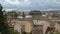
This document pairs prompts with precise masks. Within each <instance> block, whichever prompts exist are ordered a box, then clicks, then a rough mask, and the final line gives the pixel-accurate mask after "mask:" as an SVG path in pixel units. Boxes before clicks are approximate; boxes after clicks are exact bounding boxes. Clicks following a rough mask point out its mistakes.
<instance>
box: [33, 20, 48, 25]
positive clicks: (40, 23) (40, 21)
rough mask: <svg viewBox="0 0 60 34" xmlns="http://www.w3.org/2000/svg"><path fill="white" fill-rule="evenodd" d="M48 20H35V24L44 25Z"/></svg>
mask: <svg viewBox="0 0 60 34" xmlns="http://www.w3.org/2000/svg"><path fill="white" fill-rule="evenodd" d="M46 22H47V21H43V20H33V23H34V25H43V24H44V23H46Z"/></svg>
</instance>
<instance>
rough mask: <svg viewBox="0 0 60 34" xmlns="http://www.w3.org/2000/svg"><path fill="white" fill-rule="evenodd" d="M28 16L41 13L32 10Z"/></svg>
mask: <svg viewBox="0 0 60 34" xmlns="http://www.w3.org/2000/svg"><path fill="white" fill-rule="evenodd" d="M29 15H42V13H41V12H40V11H39V10H33V11H31V12H30V13H29Z"/></svg>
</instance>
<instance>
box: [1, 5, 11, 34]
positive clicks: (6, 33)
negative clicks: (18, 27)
mask: <svg viewBox="0 0 60 34" xmlns="http://www.w3.org/2000/svg"><path fill="white" fill-rule="evenodd" d="M2 9H3V7H2V6H1V4H0V32H1V33H2V34H10V30H9V29H10V27H9V25H8V22H7V17H6V15H3V11H2Z"/></svg>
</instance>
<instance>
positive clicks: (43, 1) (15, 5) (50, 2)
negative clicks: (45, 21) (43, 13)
mask: <svg viewBox="0 0 60 34" xmlns="http://www.w3.org/2000/svg"><path fill="white" fill-rule="evenodd" d="M0 3H1V4H2V6H3V8H4V9H16V10H60V0H0Z"/></svg>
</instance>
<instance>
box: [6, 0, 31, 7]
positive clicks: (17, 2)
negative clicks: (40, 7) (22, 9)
mask: <svg viewBox="0 0 60 34" xmlns="http://www.w3.org/2000/svg"><path fill="white" fill-rule="evenodd" d="M5 1H6V2H7V3H9V4H12V5H20V6H21V5H26V6H27V5H30V4H31V2H30V1H29V0H23V1H19V0H15V1H12V0H5Z"/></svg>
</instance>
